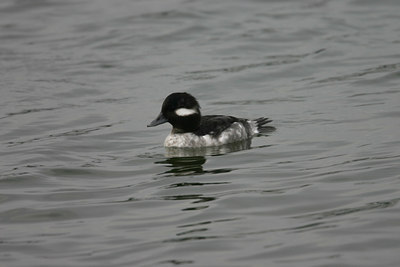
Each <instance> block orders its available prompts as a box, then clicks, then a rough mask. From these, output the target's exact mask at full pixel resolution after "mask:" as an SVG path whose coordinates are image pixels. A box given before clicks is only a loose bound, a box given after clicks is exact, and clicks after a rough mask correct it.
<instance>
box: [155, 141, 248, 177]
mask: <svg viewBox="0 0 400 267" xmlns="http://www.w3.org/2000/svg"><path fill="white" fill-rule="evenodd" d="M250 145H251V140H244V141H242V142H236V143H232V144H228V145H224V146H218V147H202V148H178V147H167V148H166V156H167V158H166V159H165V160H163V161H157V162H155V163H156V164H163V165H168V166H169V167H170V169H169V170H168V171H166V172H164V173H162V174H169V175H171V174H172V175H174V176H185V175H200V174H205V173H226V172H230V171H232V170H233V169H227V168H224V169H217V170H211V171H207V170H204V169H203V165H204V163H206V157H205V156H217V155H222V154H227V153H231V152H235V151H240V150H244V149H249V148H250Z"/></svg>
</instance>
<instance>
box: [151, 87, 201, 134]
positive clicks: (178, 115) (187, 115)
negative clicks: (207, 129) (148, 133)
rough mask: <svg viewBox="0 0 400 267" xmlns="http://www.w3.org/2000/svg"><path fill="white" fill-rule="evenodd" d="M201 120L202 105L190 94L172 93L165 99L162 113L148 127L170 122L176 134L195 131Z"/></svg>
mask: <svg viewBox="0 0 400 267" xmlns="http://www.w3.org/2000/svg"><path fill="white" fill-rule="evenodd" d="M200 120H201V113H200V105H199V103H198V102H197V100H196V98H194V97H193V96H192V95H190V94H188V93H172V94H170V95H169V96H167V98H165V100H164V103H163V105H162V108H161V113H160V114H159V115H158V117H157V118H156V119H155V120H153V121H152V122H151V123H150V124H149V125H147V127H153V126H157V125H160V124H163V123H165V122H169V123H170V124H171V125H172V127H173V128H174V129H173V130H174V132H176V133H185V132H192V131H195V130H196V129H197V128H198V127H199V125H200Z"/></svg>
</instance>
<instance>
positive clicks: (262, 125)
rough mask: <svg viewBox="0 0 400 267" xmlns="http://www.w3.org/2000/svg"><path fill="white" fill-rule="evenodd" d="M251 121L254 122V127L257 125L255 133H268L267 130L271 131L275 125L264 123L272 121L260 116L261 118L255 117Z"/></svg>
mask: <svg viewBox="0 0 400 267" xmlns="http://www.w3.org/2000/svg"><path fill="white" fill-rule="evenodd" d="M253 121H254V122H255V124H256V127H257V132H256V133H269V132H273V131H275V130H276V128H275V127H273V126H270V125H266V124H268V123H270V122H271V121H272V120H270V119H269V118H264V117H261V118H258V119H255V120H253Z"/></svg>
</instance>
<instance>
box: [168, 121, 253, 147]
mask: <svg viewBox="0 0 400 267" xmlns="http://www.w3.org/2000/svg"><path fill="white" fill-rule="evenodd" d="M251 137H252V135H250V136H249V135H248V133H247V131H246V129H245V127H244V126H243V124H241V123H239V122H235V123H233V124H232V126H231V127H229V128H228V129H226V130H225V131H223V132H222V133H221V134H220V135H219V136H217V137H213V136H212V135H203V136H197V135H195V134H193V133H184V134H173V133H170V134H169V135H168V136H167V138H166V139H165V142H164V146H166V147H206V146H221V145H225V144H229V143H234V142H238V141H241V140H246V139H249V138H251Z"/></svg>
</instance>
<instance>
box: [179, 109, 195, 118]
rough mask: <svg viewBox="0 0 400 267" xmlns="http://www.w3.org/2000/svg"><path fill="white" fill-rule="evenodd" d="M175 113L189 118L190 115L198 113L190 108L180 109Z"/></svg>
mask: <svg viewBox="0 0 400 267" xmlns="http://www.w3.org/2000/svg"><path fill="white" fill-rule="evenodd" d="M175 113H176V115H178V116H189V115H192V114H195V113H197V111H196V110H194V109H188V108H178V109H177V110H175Z"/></svg>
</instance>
